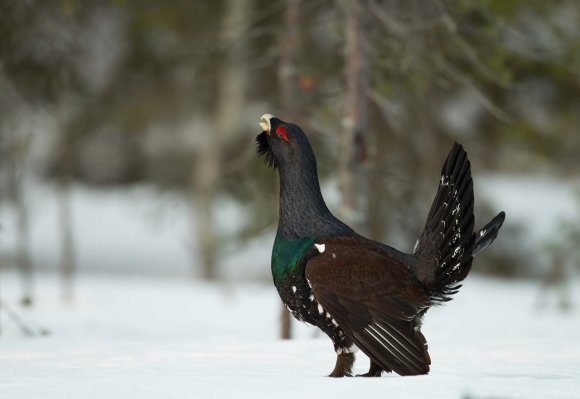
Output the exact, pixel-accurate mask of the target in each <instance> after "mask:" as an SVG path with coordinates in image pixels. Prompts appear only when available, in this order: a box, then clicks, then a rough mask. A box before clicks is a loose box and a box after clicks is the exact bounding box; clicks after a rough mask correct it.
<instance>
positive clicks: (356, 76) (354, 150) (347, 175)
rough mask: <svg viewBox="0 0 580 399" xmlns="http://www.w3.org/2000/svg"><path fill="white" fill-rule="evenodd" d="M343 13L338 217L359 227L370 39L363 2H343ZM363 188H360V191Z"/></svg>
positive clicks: (366, 123) (362, 190)
mask: <svg viewBox="0 0 580 399" xmlns="http://www.w3.org/2000/svg"><path fill="white" fill-rule="evenodd" d="M343 4H344V11H345V13H346V48H345V50H346V51H345V70H346V89H347V90H346V97H345V116H344V120H343V130H342V135H341V140H340V155H339V163H338V178H339V184H340V192H341V204H340V214H341V216H342V218H344V219H345V220H346V221H347V222H349V223H351V224H354V225H355V227H361V220H360V209H361V208H362V207H361V206H360V205H359V204H358V199H357V196H356V193H357V192H358V193H365V192H366V187H364V185H365V180H366V179H364V178H360V177H361V175H362V174H363V167H364V165H363V163H364V161H365V160H366V157H367V154H366V145H367V144H366V140H367V138H366V136H365V134H366V132H368V112H367V110H368V92H369V85H370V76H369V64H370V63H369V38H368V25H369V21H368V14H367V11H368V10H367V8H366V2H365V1H344V3H343ZM361 186H362V187H361Z"/></svg>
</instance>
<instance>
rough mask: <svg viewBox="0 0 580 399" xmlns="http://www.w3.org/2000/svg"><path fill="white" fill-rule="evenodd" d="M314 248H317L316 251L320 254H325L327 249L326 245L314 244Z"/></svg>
mask: <svg viewBox="0 0 580 399" xmlns="http://www.w3.org/2000/svg"><path fill="white" fill-rule="evenodd" d="M314 246H315V247H316V249H317V250H318V252H320V253H323V252H324V250H325V249H326V245H324V244H314Z"/></svg>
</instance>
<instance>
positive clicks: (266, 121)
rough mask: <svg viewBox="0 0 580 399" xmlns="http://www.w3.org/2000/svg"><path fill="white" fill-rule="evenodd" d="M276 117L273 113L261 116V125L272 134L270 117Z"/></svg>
mask: <svg viewBox="0 0 580 399" xmlns="http://www.w3.org/2000/svg"><path fill="white" fill-rule="evenodd" d="M272 118H275V116H274V115H272V114H264V115H262V117H261V118H260V121H261V122H260V127H261V128H262V129H263V130H264V131H265V132H266V133H268V134H270V119H272Z"/></svg>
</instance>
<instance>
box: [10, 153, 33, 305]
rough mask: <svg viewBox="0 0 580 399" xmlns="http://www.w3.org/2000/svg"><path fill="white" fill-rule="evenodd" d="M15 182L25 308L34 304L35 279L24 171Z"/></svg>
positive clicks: (19, 166) (20, 266)
mask: <svg viewBox="0 0 580 399" xmlns="http://www.w3.org/2000/svg"><path fill="white" fill-rule="evenodd" d="M21 161H22V160H19V161H18V163H19V165H18V166H15V167H16V168H19V169H22V168H23V164H22V162H21ZM16 174H17V176H16V177H15V179H16V180H17V181H15V182H14V199H15V204H16V212H17V215H18V223H17V228H18V244H17V245H18V252H17V253H18V255H17V262H18V267H19V269H20V273H21V276H22V296H21V299H20V302H21V303H22V304H23V305H25V306H31V305H32V303H33V278H32V260H31V259H30V223H29V219H28V209H27V207H26V200H25V195H24V187H23V186H24V181H23V180H24V173H23V171H22V170H20V171H19V172H17V173H16Z"/></svg>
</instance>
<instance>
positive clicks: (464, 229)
mask: <svg viewBox="0 0 580 399" xmlns="http://www.w3.org/2000/svg"><path fill="white" fill-rule="evenodd" d="M260 126H261V127H262V129H263V130H264V131H263V132H262V133H261V134H259V135H258V137H257V138H256V141H257V152H258V154H259V155H264V156H265V162H266V164H267V165H268V166H270V167H274V168H278V170H279V173H280V219H279V224H278V232H277V234H276V239H275V241H274V248H273V250H272V275H273V277H274V284H275V286H276V288H277V290H278V293H279V294H280V297H281V298H282V301H283V302H284V304H285V305H286V306H287V308H288V309H289V311H290V312H291V313H292V315H293V316H294V317H296V318H297V319H298V320H301V321H304V322H307V323H310V324H313V325H315V326H317V327H319V328H320V329H321V330H322V331H324V332H325V333H326V334H327V335H328V336H329V337H330V339H331V340H332V342H333V344H334V350H335V351H336V354H337V360H336V365H335V367H334V370H333V371H332V372H331V373H330V376H331V377H343V376H350V375H351V372H352V366H353V363H354V350H355V349H356V348H357V347H358V348H359V349H360V350H361V351H363V352H364V353H365V354H366V355H367V356H368V357H369V358H370V359H371V365H370V370H369V371H368V373H366V374H364V376H380V375H381V373H382V372H383V371H386V372H391V371H394V372H396V373H398V374H400V375H417V374H426V373H428V372H429V365H430V364H431V359H430V357H429V353H428V352H427V342H426V340H425V337H424V336H423V334H422V333H421V320H422V318H423V315H424V314H425V312H426V311H427V310H428V309H429V308H430V307H431V306H434V305H437V304H441V303H443V302H446V301H449V300H450V299H451V295H453V294H455V293H456V292H457V291H458V289H459V287H460V284H459V283H460V282H461V281H462V280H463V279H465V277H466V276H467V274H468V273H469V270H470V269H471V262H472V260H473V257H474V256H475V255H476V254H477V253H479V252H480V251H482V250H483V249H485V248H486V247H487V246H489V245H490V244H491V243H492V242H493V241H494V239H495V238H496V236H497V234H498V231H499V229H500V227H501V225H502V223H503V221H504V217H505V214H504V212H501V213H499V214H498V215H497V216H496V217H495V218H493V219H492V220H491V221H490V222H489V223H488V224H487V225H486V226H485V227H484V228H483V229H481V230H480V231H479V232H478V233H474V231H473V224H474V221H473V182H472V179H471V172H470V166H469V161H468V159H467V154H466V153H465V151H464V150H463V148H462V147H461V145H459V144H457V143H455V144H454V145H453V148H452V149H451V152H450V153H449V156H448V157H447V160H446V161H445V164H444V165H443V171H442V173H441V180H440V182H439V188H438V189H437V194H436V196H435V200H434V201H433V205H432V206H431V210H430V211H429V215H428V216H427V222H426V223H425V228H424V231H423V233H422V234H421V236H420V237H419V239H418V240H417V243H416V245H415V249H414V251H413V253H412V254H406V253H403V252H399V251H397V250H396V249H394V248H391V247H389V246H387V245H385V244H381V243H379V242H375V241H371V240H369V239H367V238H365V237H363V236H361V235H359V234H357V233H356V232H355V231H354V230H353V229H351V228H350V227H348V226H347V225H346V224H344V223H343V222H341V221H340V220H338V219H337V218H336V217H335V216H334V215H333V214H332V213H331V212H330V211H329V210H328V208H327V207H326V204H325V203H324V199H323V198H322V194H321V192H320V187H319V183H318V175H317V170H316V159H315V157H314V152H313V151H312V148H311V146H310V143H309V142H308V139H307V138H306V135H305V134H304V132H303V131H302V130H301V129H300V127H298V126H296V125H294V124H291V123H286V122H283V121H281V120H280V119H278V118H276V117H274V116H272V115H270V114H266V115H263V116H262V118H261V122H260Z"/></svg>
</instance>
